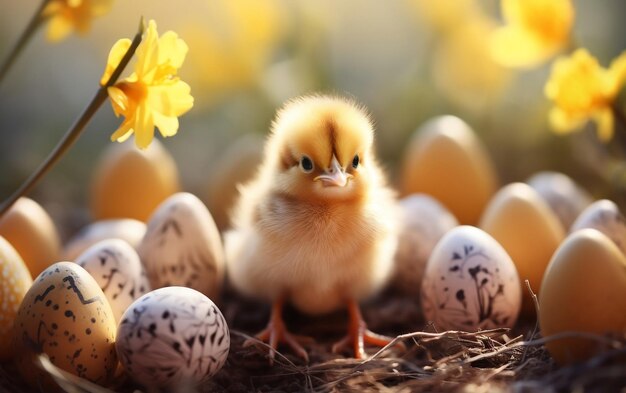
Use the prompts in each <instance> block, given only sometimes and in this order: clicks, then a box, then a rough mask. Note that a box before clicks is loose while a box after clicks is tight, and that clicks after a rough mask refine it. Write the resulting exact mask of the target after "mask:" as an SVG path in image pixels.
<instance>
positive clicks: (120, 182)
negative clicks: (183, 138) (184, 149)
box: [90, 140, 180, 222]
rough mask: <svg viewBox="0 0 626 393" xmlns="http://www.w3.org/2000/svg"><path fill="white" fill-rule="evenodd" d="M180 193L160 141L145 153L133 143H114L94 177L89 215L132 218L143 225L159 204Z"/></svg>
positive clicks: (173, 166) (174, 171)
mask: <svg viewBox="0 0 626 393" xmlns="http://www.w3.org/2000/svg"><path fill="white" fill-rule="evenodd" d="M179 189H180V186H179V182H178V169H177V168H176V163H175V162H174V159H173V158H172V156H171V155H170V154H169V153H168V152H167V150H165V148H164V147H163V145H162V144H161V143H160V142H159V141H157V140H154V141H153V142H152V143H151V144H150V146H149V147H148V148H146V149H145V150H141V149H138V148H136V147H135V145H134V144H133V143H122V144H118V143H115V144H112V145H111V146H110V147H109V148H108V149H107V150H106V152H105V153H104V155H103V157H102V158H101V160H100V162H99V163H98V165H97V168H96V171H95V173H94V176H93V179H92V182H91V189H90V208H91V213H92V215H93V217H94V219H95V220H104V219H111V218H134V219H137V220H139V221H144V222H145V221H146V220H147V219H148V218H149V217H150V214H152V211H153V210H154V209H155V208H156V207H157V206H158V205H159V203H161V202H163V200H165V199H166V198H167V197H169V196H170V195H172V194H174V193H175V192H177V191H178V190H179Z"/></svg>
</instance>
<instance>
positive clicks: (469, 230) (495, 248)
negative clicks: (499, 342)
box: [421, 225, 522, 331]
mask: <svg viewBox="0 0 626 393" xmlns="http://www.w3.org/2000/svg"><path fill="white" fill-rule="evenodd" d="M521 297H522V294H521V287H520V283H519V277H518V275H517V270H516V269H515V265H514V264H513V261H512V260H511V257H509V255H508V254H507V253H506V251H505V250H504V248H502V246H501V245H500V244H498V242H497V241H495V240H494V238H493V237H491V236H489V234H487V233H486V232H485V231H483V230H481V229H478V228H476V227H473V226H469V225H462V226H459V227H456V228H454V229H451V230H450V231H448V233H446V234H445V235H444V236H443V237H442V238H441V240H440V241H439V242H438V243H437V245H436V246H435V248H434V249H433V252H432V254H431V255H430V258H428V263H427V265H426V271H425V272H424V281H423V283H422V296H421V302H422V309H423V311H424V316H425V317H426V319H427V320H429V321H432V322H434V323H435V326H436V327H437V328H440V329H444V330H464V331H476V330H478V329H492V328H497V327H509V328H510V327H513V325H515V321H516V320H517V317H518V315H519V311H520V306H521V300H522V299H521Z"/></svg>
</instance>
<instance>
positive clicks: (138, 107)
mask: <svg viewBox="0 0 626 393" xmlns="http://www.w3.org/2000/svg"><path fill="white" fill-rule="evenodd" d="M130 43H131V41H130V40H128V39H122V40H119V41H118V42H116V43H115V45H113V48H112V49H111V52H110V53H109V59H108V62H107V66H106V69H105V71H104V74H103V75H102V79H101V80H100V83H101V84H102V85H104V84H106V82H107V81H108V80H109V78H110V76H111V74H112V73H113V71H114V69H115V68H116V67H117V65H118V64H119V62H120V61H121V59H122V57H123V56H124V54H125V53H126V50H127V49H128V47H129V46H130ZM187 50H188V48H187V44H185V41H183V40H182V39H180V38H178V35H177V34H176V33H174V32H172V31H168V32H166V33H165V34H163V35H162V36H161V37H159V34H158V32H157V27H156V23H155V22H154V21H153V20H151V21H150V22H149V23H148V28H147V30H146V32H145V33H144V37H143V41H142V42H141V44H140V45H139V47H138V48H137V52H136V53H135V55H136V56H137V62H136V63H135V70H134V72H133V73H132V74H131V75H130V76H129V77H128V78H126V79H124V80H121V81H119V82H117V83H116V84H115V85H113V86H111V87H109V88H108V93H109V98H110V99H111V105H112V106H113V111H114V112H115V115H116V116H118V117H119V116H120V115H122V116H124V118H125V119H124V121H123V122H122V125H121V126H120V127H119V128H118V129H117V131H115V133H113V135H112V136H111V140H113V141H119V142H123V141H125V140H126V139H128V137H130V135H131V134H133V133H135V144H136V145H137V146H138V147H140V148H142V149H143V148H146V147H147V146H148V145H150V142H152V139H153V137H154V127H155V126H156V127H157V128H158V129H159V131H160V133H161V135H163V136H164V137H167V136H172V135H175V134H176V132H177V131H178V116H181V115H183V114H184V113H185V112H187V111H188V110H189V109H191V107H192V106H193V97H192V96H191V94H190V91H191V89H190V87H189V85H188V84H186V83H185V82H183V81H181V80H180V78H179V77H178V76H177V75H176V73H177V72H178V69H179V68H180V67H181V66H182V64H183V61H184V60H185V55H186V54H187Z"/></svg>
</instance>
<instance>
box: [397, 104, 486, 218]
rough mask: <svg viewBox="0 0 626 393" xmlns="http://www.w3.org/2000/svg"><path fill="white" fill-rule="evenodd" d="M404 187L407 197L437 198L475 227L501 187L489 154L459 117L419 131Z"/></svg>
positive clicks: (442, 119) (406, 164) (437, 120)
mask: <svg viewBox="0 0 626 393" xmlns="http://www.w3.org/2000/svg"><path fill="white" fill-rule="evenodd" d="M401 183H402V184H401V188H402V193H403V195H408V194H413V193H425V194H429V195H432V196H433V197H434V198H435V199H437V200H438V201H439V202H441V203H442V204H443V205H444V206H446V207H447V208H448V209H449V210H450V211H451V212H452V214H453V215H454V216H455V217H456V218H457V219H458V220H459V222H460V223H461V224H472V225H475V224H476V223H477V222H478V219H479V218H480V215H481V213H482V211H483V209H484V208H485V206H486V205H487V202H488V201H489V199H490V198H491V196H492V195H493V194H494V193H495V192H496V190H497V187H498V180H497V176H496V171H495V168H494V164H493V162H492V160H491V158H490V157H489V154H488V153H487V150H486V149H485V147H484V146H483V144H482V142H481V141H480V140H479V139H478V138H477V137H476V135H475V134H474V131H472V129H471V128H470V127H469V126H468V125H467V124H466V123H465V122H464V121H463V120H461V119H459V118H458V117H454V116H440V117H436V118H433V119H431V120H429V121H428V122H426V123H425V124H424V125H422V126H421V127H420V128H419V129H417V131H416V132H415V133H414V135H413V137H412V139H411V141H410V143H409V145H408V147H407V148H406V151H405V154H404V159H403V168H402V182H401Z"/></svg>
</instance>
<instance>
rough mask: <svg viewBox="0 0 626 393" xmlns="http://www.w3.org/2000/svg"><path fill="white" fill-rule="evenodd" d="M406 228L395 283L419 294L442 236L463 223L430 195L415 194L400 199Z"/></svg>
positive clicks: (401, 233)
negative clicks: (433, 252)
mask: <svg viewBox="0 0 626 393" xmlns="http://www.w3.org/2000/svg"><path fill="white" fill-rule="evenodd" d="M399 203H400V207H401V209H402V212H403V214H402V217H401V219H402V223H401V225H402V229H401V231H400V237H399V239H398V249H397V251H396V258H395V263H396V266H395V274H394V277H393V280H392V285H393V286H394V287H395V288H397V289H399V290H400V291H402V292H403V293H406V294H411V295H415V296H418V295H419V292H420V287H421V283H422V277H423V275H424V269H425V268H426V262H427V261H428V257H429V256H430V253H431V252H432V250H433V248H434V247H435V245H436V244H437V242H438V241H439V239H441V237H442V236H443V235H444V234H445V233H446V232H447V231H449V230H450V229H452V228H454V227H455V226H457V225H459V222H458V221H457V220H456V218H455V217H454V216H453V215H452V213H450V211H448V209H446V208H445V207H444V206H443V205H442V204H441V203H439V201H437V200H436V199H435V198H433V197H431V196H430V195H426V194H412V195H409V196H407V197H405V198H403V199H401V200H400V202H399Z"/></svg>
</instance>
